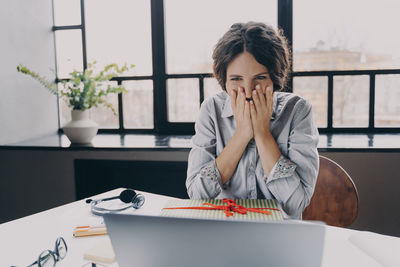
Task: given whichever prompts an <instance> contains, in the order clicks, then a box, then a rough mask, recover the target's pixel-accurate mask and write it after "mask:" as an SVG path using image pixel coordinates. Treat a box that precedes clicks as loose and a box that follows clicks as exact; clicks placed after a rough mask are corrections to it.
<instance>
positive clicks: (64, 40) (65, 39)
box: [55, 30, 83, 78]
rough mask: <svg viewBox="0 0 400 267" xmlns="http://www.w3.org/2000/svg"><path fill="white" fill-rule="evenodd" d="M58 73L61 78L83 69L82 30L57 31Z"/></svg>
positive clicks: (68, 76)
mask: <svg viewBox="0 0 400 267" xmlns="http://www.w3.org/2000/svg"><path fill="white" fill-rule="evenodd" d="M55 35H56V45H57V49H56V52H57V74H58V77H59V78H70V77H71V76H70V75H69V73H71V72H72V71H74V70H78V71H82V70H83V56H82V32H81V30H62V31H56V32H55Z"/></svg>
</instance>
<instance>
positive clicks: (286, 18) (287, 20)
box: [277, 0, 293, 92]
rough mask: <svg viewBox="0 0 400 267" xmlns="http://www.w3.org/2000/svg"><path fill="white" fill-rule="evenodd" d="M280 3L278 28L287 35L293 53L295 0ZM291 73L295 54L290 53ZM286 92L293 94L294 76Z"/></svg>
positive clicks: (282, 0) (279, 1) (280, 1)
mask: <svg viewBox="0 0 400 267" xmlns="http://www.w3.org/2000/svg"><path fill="white" fill-rule="evenodd" d="M277 1H278V27H279V28H280V29H282V31H283V34H284V35H285V37H286V39H287V41H288V45H289V49H290V50H291V51H293V0H277ZM289 60H290V73H292V71H293V54H292V53H290V58H289ZM285 91H288V92H293V76H292V75H290V77H289V80H288V83H287V85H286V88H285Z"/></svg>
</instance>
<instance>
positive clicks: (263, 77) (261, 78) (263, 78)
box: [256, 76, 267, 80]
mask: <svg viewBox="0 0 400 267" xmlns="http://www.w3.org/2000/svg"><path fill="white" fill-rule="evenodd" d="M256 79H257V80H265V79H267V76H257V77H256Z"/></svg>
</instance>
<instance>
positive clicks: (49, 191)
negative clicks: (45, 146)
mask: <svg viewBox="0 0 400 267" xmlns="http://www.w3.org/2000/svg"><path fill="white" fill-rule="evenodd" d="M321 155H324V156H326V157H329V158H331V159H333V160H335V161H336V162H338V163H339V164H340V165H341V166H342V167H343V168H344V169H345V170H346V171H347V172H348V173H349V174H350V176H351V177H352V178H353V180H354V182H355V184H356V186H357V189H358V192H359V198H360V210H359V214H358V217H357V220H356V221H355V223H354V224H353V225H352V226H351V227H350V228H354V229H359V230H368V231H374V232H378V233H382V234H389V235H396V236H399V237H400V228H399V225H400V214H399V213H398V212H397V211H398V210H399V205H400V194H398V188H400V179H399V174H398V170H397V169H396V166H397V164H398V162H399V159H400V152H397V153H395V152H393V153H390V152H385V153H384V152H369V153H360V152H329V153H327V152H325V153H321ZM187 156H188V152H186V151H176V152H171V151H168V152H167V151H165V152H160V151H158V152H156V151H154V152H151V151H34V150H31V151H24V150H2V149H0V205H1V211H2V212H1V214H0V223H2V222H5V221H8V220H12V219H16V218H18V217H22V216H26V215H29V214H33V213H36V212H39V211H42V210H45V209H49V208H52V207H56V206H59V205H62V204H65V203H68V202H71V201H74V200H75V184H74V162H73V161H74V159H76V158H79V159H115V160H156V161H157V160H167V161H186V160H187ZM21 166H23V168H21ZM6 203H12V204H11V205H10V204H6Z"/></svg>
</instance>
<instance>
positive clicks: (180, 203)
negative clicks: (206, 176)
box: [160, 199, 283, 221]
mask: <svg viewBox="0 0 400 267" xmlns="http://www.w3.org/2000/svg"><path fill="white" fill-rule="evenodd" d="M234 201H235V202H236V203H237V204H238V205H241V206H244V207H245V208H257V209H261V210H265V211H268V212H269V213H270V214H269V215H268V214H264V213H258V212H251V211H247V212H246V214H240V213H238V212H233V215H232V216H229V217H227V216H226V214H225V212H224V211H223V210H199V209H179V208H180V207H185V208H187V207H194V208H196V207H211V206H208V205H204V203H209V204H211V205H217V206H227V204H226V203H224V202H223V200H222V199H207V200H196V199H171V200H169V201H168V202H167V203H166V204H165V206H164V209H162V210H161V213H160V215H161V216H168V217H185V218H201V219H219V220H239V221H240V220H254V221H281V220H283V218H282V212H281V211H280V206H279V204H278V201H277V200H275V199H236V200H234ZM169 208H178V209H169Z"/></svg>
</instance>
